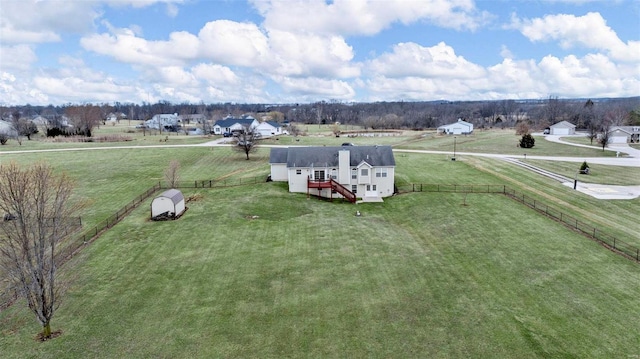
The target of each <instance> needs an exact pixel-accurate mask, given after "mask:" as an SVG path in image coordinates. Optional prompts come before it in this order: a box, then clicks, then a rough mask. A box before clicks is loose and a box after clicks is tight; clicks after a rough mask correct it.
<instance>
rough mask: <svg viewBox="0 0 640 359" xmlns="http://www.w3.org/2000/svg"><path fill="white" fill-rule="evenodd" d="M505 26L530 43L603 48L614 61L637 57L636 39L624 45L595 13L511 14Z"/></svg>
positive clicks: (639, 47)
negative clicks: (522, 15)
mask: <svg viewBox="0 0 640 359" xmlns="http://www.w3.org/2000/svg"><path fill="white" fill-rule="evenodd" d="M509 27H511V28H516V29H518V30H519V31H520V32H522V34H523V35H524V36H526V37H527V38H528V39H529V40H530V41H532V42H538V41H551V40H555V41H558V43H559V44H560V46H561V47H563V48H565V49H570V48H572V47H583V48H587V49H597V50H604V51H607V52H608V53H609V55H610V56H611V57H613V58H614V59H616V60H621V61H638V60H640V41H629V42H627V43H626V44H625V43H624V42H623V41H622V40H620V38H619V37H618V35H617V34H616V32H615V31H613V29H611V28H610V27H609V26H607V23H606V21H605V20H604V18H602V16H601V15H600V14H599V13H596V12H590V13H588V14H586V15H584V16H575V15H566V14H560V15H547V16H545V17H543V18H535V19H519V18H517V17H515V15H514V16H513V17H512V21H511V24H510V25H509Z"/></svg>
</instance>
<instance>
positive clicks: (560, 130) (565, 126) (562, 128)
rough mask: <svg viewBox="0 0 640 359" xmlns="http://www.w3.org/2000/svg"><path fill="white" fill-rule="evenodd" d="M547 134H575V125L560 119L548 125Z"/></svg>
mask: <svg viewBox="0 0 640 359" xmlns="http://www.w3.org/2000/svg"><path fill="white" fill-rule="evenodd" d="M549 134H550V135H556V136H568V135H575V134H576V125H574V124H573V123H571V122H568V121H560V122H558V123H556V124H553V125H551V126H549Z"/></svg>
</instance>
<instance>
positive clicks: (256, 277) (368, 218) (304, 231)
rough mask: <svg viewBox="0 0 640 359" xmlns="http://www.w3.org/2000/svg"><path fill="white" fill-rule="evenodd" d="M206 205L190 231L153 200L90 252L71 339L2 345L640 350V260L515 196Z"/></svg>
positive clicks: (213, 197) (251, 189) (73, 353)
mask: <svg viewBox="0 0 640 359" xmlns="http://www.w3.org/2000/svg"><path fill="white" fill-rule="evenodd" d="M198 193H200V195H201V196H202V197H201V199H199V200H198V201H195V202H191V203H190V204H189V210H188V211H187V213H186V214H185V216H184V217H183V218H181V219H180V220H178V221H173V222H151V221H148V219H147V217H148V208H146V207H145V206H143V207H141V208H139V209H138V210H136V211H135V212H134V213H133V214H132V215H131V216H130V217H128V218H127V219H126V220H125V221H123V222H122V223H120V224H119V225H117V226H116V227H115V228H114V229H113V230H111V231H109V232H107V233H106V234H105V235H104V236H103V237H101V238H100V240H99V241H97V242H95V243H94V244H92V245H91V246H90V247H88V248H86V250H85V252H84V253H83V255H82V258H77V259H76V260H77V261H82V262H83V263H79V264H78V265H81V267H80V268H82V276H80V277H79V278H78V280H77V282H76V283H75V285H74V286H73V288H72V289H71V291H70V293H69V296H68V297H67V298H66V300H65V305H64V306H63V307H62V308H61V310H60V311H59V313H58V315H57V316H56V323H58V325H59V326H60V327H61V329H63V330H64V331H65V334H64V335H63V336H62V337H60V338H58V339H56V340H54V341H51V342H47V343H44V344H38V345H33V344H29V343H32V342H31V339H30V338H31V335H32V333H33V332H34V330H35V329H34V328H35V326H25V328H21V329H19V330H18V333H17V334H12V335H9V336H7V337H6V338H3V339H1V340H2V343H3V346H4V347H6V348H7V352H8V353H16V355H15V357H18V356H21V357H22V356H25V355H26V356H38V357H55V356H65V357H86V356H87V355H89V356H100V357H122V356H126V357H149V356H158V357H185V356H199V357H222V356H224V357H228V356H231V357H261V358H276V357H301V356H302V357H345V356H348V357H415V356H420V357H518V358H522V357H525V358H526V357H562V356H567V357H570V356H573V357H602V356H606V357H624V356H626V355H631V354H633V351H634V350H636V349H637V347H638V346H637V345H636V344H637V341H638V338H637V335H636V333H638V332H639V331H640V328H639V327H638V326H639V324H638V323H640V320H638V319H640V318H639V316H638V313H637V310H636V308H637V298H638V295H639V294H640V293H639V291H640V289H638V287H637V285H636V284H637V283H638V280H640V271H639V270H638V267H637V265H635V264H634V263H632V262H630V261H628V260H626V259H623V258H620V257H619V256H617V255H614V254H612V253H610V252H608V251H605V250H602V249H601V248H600V247H599V246H598V245H597V244H595V243H593V242H591V241H588V240H585V238H583V237H581V236H579V235H577V234H575V233H573V232H571V231H569V230H567V229H566V228H564V227H563V226H562V225H560V224H558V223H555V222H553V221H550V220H548V219H546V218H544V217H542V216H540V215H538V214H536V213H534V212H533V211H532V210H530V209H528V208H526V207H524V206H522V205H520V204H518V203H516V202H514V201H512V200H509V199H508V198H506V197H504V196H500V195H479V194H478V195H469V196H468V197H467V198H466V203H467V205H466V206H464V205H463V202H464V201H465V198H463V195H461V194H435V193H430V194H425V193H415V194H405V195H401V196H397V197H394V198H391V199H388V200H387V201H386V202H385V203H384V204H382V205H379V204H367V205H357V206H353V205H349V204H347V203H342V202H339V201H334V202H333V203H331V202H325V201H320V200H317V199H315V198H312V199H310V200H307V199H306V196H304V195H298V194H290V193H288V192H286V191H285V190H283V188H282V186H281V185H279V184H273V183H271V184H261V185H256V186H247V187H238V188H232V189H223V190H208V191H199V192H198ZM186 194H187V195H188V194H190V193H189V192H187V193H186ZM355 209H359V210H360V211H361V212H362V216H361V217H356V216H355V215H354V214H355ZM253 216H257V217H253ZM12 311H13V313H14V314H13V315H16V316H23V315H24V316H28V313H26V311H23V310H22V309H18V308H12ZM4 315H5V314H4V313H3V316H4ZM603 332H604V333H603ZM18 353H19V354H18ZM10 357H11V355H10Z"/></svg>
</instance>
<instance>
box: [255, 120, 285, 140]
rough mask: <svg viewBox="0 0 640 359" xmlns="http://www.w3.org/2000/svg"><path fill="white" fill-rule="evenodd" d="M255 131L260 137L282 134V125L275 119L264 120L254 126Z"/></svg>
mask: <svg viewBox="0 0 640 359" xmlns="http://www.w3.org/2000/svg"><path fill="white" fill-rule="evenodd" d="M255 129H256V131H258V133H259V134H260V137H261V138H267V137H271V136H278V135H282V134H283V132H282V127H281V126H280V124H279V123H277V122H275V121H264V122H261V123H260V124H259V125H258V126H256V128H255Z"/></svg>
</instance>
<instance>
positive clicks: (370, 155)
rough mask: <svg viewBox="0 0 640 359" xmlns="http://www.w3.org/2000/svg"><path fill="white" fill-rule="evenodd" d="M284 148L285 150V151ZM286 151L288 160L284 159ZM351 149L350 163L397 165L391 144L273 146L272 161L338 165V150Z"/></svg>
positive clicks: (303, 164) (352, 164)
mask: <svg viewBox="0 0 640 359" xmlns="http://www.w3.org/2000/svg"><path fill="white" fill-rule="evenodd" d="M283 150H284V151H283ZM285 151H286V161H284V156H285ZM339 151H349V152H350V154H349V165H350V166H354V167H355V166H358V165H359V164H360V163H362V162H366V163H368V164H370V165H371V166H374V167H391V166H395V165H396V161H395V158H394V157H393V151H392V149H391V146H340V147H324V146H323V147H289V148H272V149H271V156H270V160H269V162H270V163H285V162H286V163H287V167H333V166H338V162H339V160H338V152H339Z"/></svg>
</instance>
